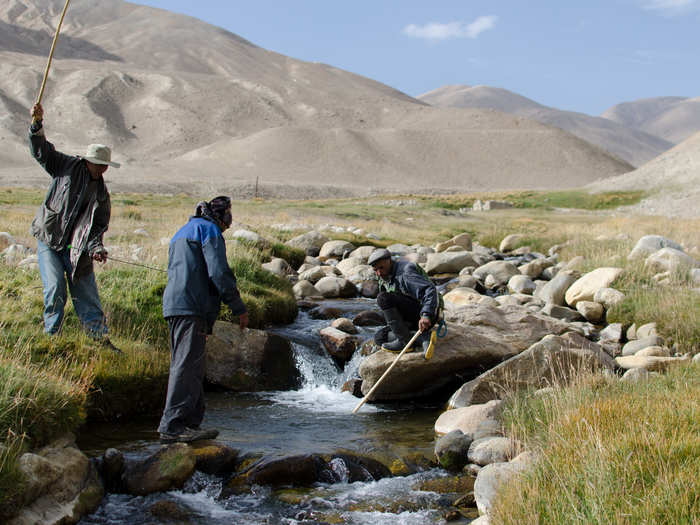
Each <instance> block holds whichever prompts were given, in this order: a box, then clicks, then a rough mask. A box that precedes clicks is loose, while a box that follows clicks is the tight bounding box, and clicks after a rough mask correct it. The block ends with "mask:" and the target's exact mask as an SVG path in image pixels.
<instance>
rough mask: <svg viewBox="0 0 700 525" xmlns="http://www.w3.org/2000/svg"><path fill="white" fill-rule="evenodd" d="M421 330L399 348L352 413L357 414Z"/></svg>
mask: <svg viewBox="0 0 700 525" xmlns="http://www.w3.org/2000/svg"><path fill="white" fill-rule="evenodd" d="M422 333H423V332H422V330H418V331H417V332H416V333H415V335H414V336H413V337H411V340H410V341H409V342H408V344H407V345H406V346H405V347H404V349H403V350H401V353H400V354H399V355H397V356H396V359H394V362H393V363H391V365H389V368H387V369H386V370H385V371H384V373H383V374H382V377H380V378H379V379H378V380H377V382H376V383H374V385H373V386H372V388H371V389H370V391H369V392H367V395H366V396H365V397H363V398H362V401H360V402H359V404H358V405H357V406H356V407H355V409H354V410H353V411H352V413H353V414H357V411H358V410H360V407H361V406H362V405H364V404H365V403H366V402H367V401H369V398H370V396H371V395H372V394H373V393H374V391H375V390H376V389H377V387H378V386H379V384H380V383H381V382H382V381H383V380H384V378H385V377H386V376H387V375H389V372H391V369H392V368H394V366H395V365H396V363H398V362H399V359H401V356H402V355H404V353H406V352H407V351H408V349H409V348H411V346H412V345H413V342H414V341H415V340H416V339H418V336H419V335H420V334H422Z"/></svg>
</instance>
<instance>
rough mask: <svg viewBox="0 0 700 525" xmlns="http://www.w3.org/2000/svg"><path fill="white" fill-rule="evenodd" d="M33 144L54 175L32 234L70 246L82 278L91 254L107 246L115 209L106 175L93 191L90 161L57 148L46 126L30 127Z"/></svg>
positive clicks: (56, 246)
mask: <svg viewBox="0 0 700 525" xmlns="http://www.w3.org/2000/svg"><path fill="white" fill-rule="evenodd" d="M35 126H36V125H35ZM29 144H30V148H31V152H32V156H33V157H34V158H35V159H36V160H37V162H38V163H39V164H41V166H42V167H43V168H44V169H45V170H46V172H47V173H48V174H49V175H51V177H52V179H53V180H52V181H51V185H50V186H49V191H48V192H47V193H46V198H45V199H44V202H43V203H42V205H41V206H40V207H39V209H38V210H37V212H36V216H35V217H34V221H32V228H31V232H32V235H34V237H36V238H37V239H39V240H40V241H41V242H43V243H45V244H46V245H47V246H49V247H50V248H51V249H52V250H57V251H58V250H62V249H64V248H66V247H67V246H70V261H71V266H72V275H71V277H72V279H74V280H75V279H78V278H80V277H81V276H83V275H87V274H89V273H90V272H92V258H91V255H92V254H93V253H95V252H97V251H101V250H103V249H104V248H103V245H102V237H103V235H104V233H105V232H106V231H107V228H108V226H109V218H110V214H111V210H112V207H111V203H110V198H109V192H108V191H107V187H106V186H105V184H104V180H103V179H102V177H100V179H99V180H97V181H95V185H94V186H93V188H94V190H95V191H90V186H89V184H90V181H91V177H90V172H89V171H88V168H87V164H86V162H87V161H85V160H84V159H82V158H81V157H74V156H71V155H65V154H63V153H61V152H59V151H56V149H55V148H54V146H53V144H51V143H50V142H49V141H48V140H46V138H45V137H44V129H43V128H41V127H39V128H38V129H36V130H35V131H34V132H32V130H31V129H30V133H29Z"/></svg>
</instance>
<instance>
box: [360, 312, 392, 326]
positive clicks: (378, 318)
mask: <svg viewBox="0 0 700 525" xmlns="http://www.w3.org/2000/svg"><path fill="white" fill-rule="evenodd" d="M352 324H354V325H355V326H383V325H385V324H386V320H385V319H384V316H383V315H382V314H381V313H380V312H378V311H376V310H363V311H362V312H360V313H359V314H357V315H356V316H355V317H353V319H352Z"/></svg>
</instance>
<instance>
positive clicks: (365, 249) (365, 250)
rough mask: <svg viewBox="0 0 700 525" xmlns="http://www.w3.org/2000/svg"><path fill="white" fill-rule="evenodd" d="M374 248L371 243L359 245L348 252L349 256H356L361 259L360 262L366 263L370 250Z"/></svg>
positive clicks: (370, 253)
mask: <svg viewBox="0 0 700 525" xmlns="http://www.w3.org/2000/svg"><path fill="white" fill-rule="evenodd" d="M376 249H377V247H376V246H372V245H366V246H360V247H359V248H355V249H354V250H353V251H352V252H350V257H357V258H358V259H361V260H362V264H367V259H369V256H370V255H372V252H373V251H374V250H376Z"/></svg>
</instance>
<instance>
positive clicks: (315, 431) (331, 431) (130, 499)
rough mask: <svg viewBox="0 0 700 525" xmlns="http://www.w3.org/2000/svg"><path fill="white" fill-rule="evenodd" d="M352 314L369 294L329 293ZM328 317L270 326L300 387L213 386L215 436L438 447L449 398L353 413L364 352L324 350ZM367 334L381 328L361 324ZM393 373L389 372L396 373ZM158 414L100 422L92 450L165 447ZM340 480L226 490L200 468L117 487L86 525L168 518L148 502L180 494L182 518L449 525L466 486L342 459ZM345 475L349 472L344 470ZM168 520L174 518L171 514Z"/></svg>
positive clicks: (291, 443)
mask: <svg viewBox="0 0 700 525" xmlns="http://www.w3.org/2000/svg"><path fill="white" fill-rule="evenodd" d="M324 304H326V305H328V306H333V307H336V308H340V309H341V310H343V312H344V315H345V316H346V317H349V318H352V317H353V316H354V315H355V314H356V313H358V312H359V311H362V310H366V309H370V308H373V307H374V302H373V301H367V300H362V299H354V300H337V301H327V302H325V303H324ZM328 324H329V321H325V320H314V319H311V318H310V317H309V315H308V313H307V312H300V314H299V316H298V317H297V320H296V321H295V322H294V323H293V324H291V325H286V326H284V327H278V328H275V329H272V330H270V331H271V332H275V333H277V334H279V335H282V336H284V337H286V338H287V339H289V340H290V341H292V345H293V347H294V352H295V356H296V360H297V364H298V367H299V370H300V371H301V374H302V377H303V384H302V386H301V388H300V389H299V390H294V391H280V392H262V393H255V394H235V393H219V392H217V393H207V412H206V417H205V421H204V424H203V426H206V427H214V428H217V429H218V430H219V431H220V434H219V437H218V438H217V440H219V441H222V442H224V443H227V444H228V445H230V446H232V447H233V448H236V449H238V450H240V451H241V454H246V453H250V454H262V455H264V456H266V457H274V456H288V455H296V454H307V453H320V454H323V453H330V452H335V451H339V450H343V451H348V452H350V453H353V452H354V453H357V454H367V455H371V456H373V457H376V458H378V459H381V460H382V462H383V463H385V464H388V463H391V461H393V460H394V459H397V458H404V457H406V456H407V455H409V454H414V453H420V454H422V455H423V456H425V457H427V458H430V457H432V454H433V452H432V451H433V447H434V434H433V424H434V422H435V419H436V418H437V416H438V415H439V413H440V411H441V406H440V405H441V403H433V404H429V403H423V404H421V403H403V404H382V405H371V404H365V405H364V406H363V407H362V408H361V409H360V411H359V412H358V414H352V410H353V408H355V406H356V405H357V404H358V402H359V399H357V398H355V397H353V396H352V395H351V394H350V393H348V392H341V387H342V386H343V383H344V382H345V381H346V380H347V379H349V378H352V377H355V376H357V368H358V366H359V363H360V360H361V357H360V356H359V352H358V354H357V355H356V356H355V357H354V358H353V359H352V361H350V362H349V363H347V364H346V366H345V369H344V370H339V369H338V367H337V366H336V365H335V364H334V363H333V361H332V360H331V359H330V358H329V357H328V356H327V355H325V354H324V353H323V352H322V351H321V342H320V338H319V335H318V331H319V330H320V329H321V328H323V327H325V326H327V325H328ZM360 330H361V334H360V336H361V337H364V338H369V337H371V335H372V333H373V331H374V329H367V328H364V329H363V328H360ZM386 380H387V381H390V380H391V376H388V377H387V379H386ZM156 425H157V421H145V422H141V423H135V424H131V425H127V426H125V425H115V424H111V425H96V426H94V427H91V428H90V429H89V432H85V433H83V436H81V441H80V446H81V448H82V449H83V450H85V451H86V453H88V454H93V455H100V454H102V452H103V451H104V450H105V449H106V448H109V447H115V448H118V449H119V450H121V451H122V452H124V453H125V455H127V456H128V457H137V458H141V457H145V456H147V455H149V454H152V453H153V452H154V451H155V450H157V449H158V447H159V444H158V443H157V441H156V440H157V434H156V433H155V432H154V428H155V426H156ZM333 467H334V468H333V470H334V472H335V473H336V474H337V478H338V479H339V480H340V482H339V483H334V484H317V485H316V486H314V487H313V488H309V489H303V490H300V489H294V490H273V489H270V488H255V490H254V491H253V492H252V493H250V494H246V495H243V496H241V495H235V496H230V497H220V492H221V488H222V483H223V481H222V480H221V479H220V478H218V477H216V476H208V475H204V474H202V473H196V474H195V476H194V477H193V478H192V479H191V480H190V481H189V482H188V484H187V485H186V486H185V487H184V489H183V490H177V491H170V492H168V493H166V494H153V495H150V496H147V497H134V496H126V495H122V494H109V495H107V496H106V497H105V499H104V500H103V503H102V505H101V506H100V508H99V509H98V510H97V512H95V513H94V514H92V515H90V516H88V517H85V518H83V519H82V520H81V522H80V523H81V524H83V525H88V524H112V525H117V524H120V525H121V524H136V525H138V524H152V523H160V522H161V521H159V518H157V517H155V516H154V515H153V513H152V512H151V511H150V510H149V509H150V508H151V506H152V505H153V504H154V503H155V502H158V501H161V500H164V499H165V500H170V501H172V502H175V503H176V504H177V505H178V506H179V507H180V508H182V509H183V510H184V511H185V513H186V514H187V518H186V519H181V520H177V522H180V523H191V524H200V525H210V524H211V525H213V524H276V523H281V524H311V523H330V522H332V523H348V524H368V525H369V524H383V523H387V524H389V523H391V524H392V525H399V524H405V525H413V524H416V525H418V524H421V525H422V524H428V523H444V519H443V517H442V516H443V514H444V511H445V509H446V508H448V507H449V505H450V502H451V501H452V500H454V499H455V498H456V497H457V496H459V494H455V495H451V496H446V495H442V494H438V493H436V492H430V491H426V490H420V484H421V483H422V482H424V481H426V480H430V479H433V478H438V477H442V476H445V473H444V472H442V471H441V470H439V469H429V470H426V471H424V472H420V473H417V474H413V475H410V476H398V477H392V478H387V479H383V480H380V481H371V482H354V483H348V482H347V481H344V480H343V476H344V469H345V468H346V467H345V465H344V464H342V461H340V462H339V463H336V464H334V465H333ZM345 479H347V478H345ZM162 523H172V521H168V520H164V521H162Z"/></svg>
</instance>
